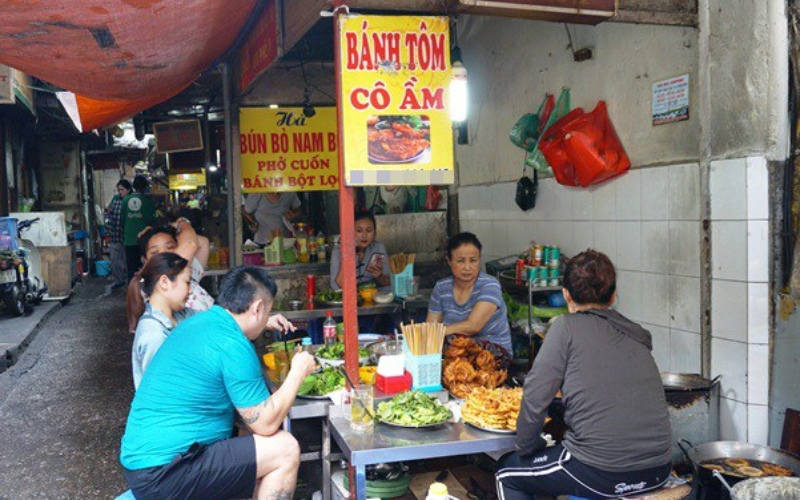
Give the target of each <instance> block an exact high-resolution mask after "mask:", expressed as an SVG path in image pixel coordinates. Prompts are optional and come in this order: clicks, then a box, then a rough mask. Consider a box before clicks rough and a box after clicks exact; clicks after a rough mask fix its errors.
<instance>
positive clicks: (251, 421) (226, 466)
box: [120, 267, 314, 499]
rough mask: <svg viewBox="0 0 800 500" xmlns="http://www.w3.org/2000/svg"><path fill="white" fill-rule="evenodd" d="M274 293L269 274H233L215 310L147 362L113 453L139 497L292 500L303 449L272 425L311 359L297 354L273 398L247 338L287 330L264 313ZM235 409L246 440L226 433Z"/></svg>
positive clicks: (249, 270)
mask: <svg viewBox="0 0 800 500" xmlns="http://www.w3.org/2000/svg"><path fill="white" fill-rule="evenodd" d="M276 293H277V287H276V286H275V282H274V281H273V280H272V279H271V278H270V277H269V274H268V273H267V271H266V270H264V269H261V268H257V267H239V268H236V269H233V270H232V271H230V272H229V273H228V274H227V275H226V276H225V277H224V278H223V280H222V282H221V283H220V294H219V296H218V297H217V304H218V305H216V306H214V307H212V308H211V309H210V310H208V311H206V312H203V313H199V314H197V315H195V316H192V317H191V318H189V319H187V320H185V321H183V322H181V323H180V324H179V325H178V326H177V327H175V329H174V330H173V331H172V334H170V336H169V337H167V339H166V340H165V341H164V344H163V345H162V346H161V348H160V349H159V350H158V352H157V353H156V355H155V356H154V357H153V360H152V361H151V362H150V365H149V367H148V368H147V371H146V372H145V374H144V376H143V377H142V381H141V383H140V384H139V388H138V389H137V391H136V395H135V396H134V399H133V402H132V403H131V410H130V413H129V414H128V423H127V426H126V428H125V435H124V436H123V437H122V450H121V453H120V462H121V463H122V465H123V467H124V469H123V474H124V475H125V479H127V481H128V484H129V486H130V488H131V490H132V491H133V494H134V495H135V496H136V498H148V499H161V498H164V499H167V498H175V499H189V498H193V499H194V498H198V499H199V498H209V499H211V498H214V499H225V498H250V497H252V496H253V492H254V491H255V492H256V495H257V497H258V498H291V497H292V493H293V491H294V488H295V483H296V481H297V469H298V467H299V464H300V451H299V447H298V445H297V441H295V439H294V438H293V437H292V435H291V434H289V433H288V432H286V431H281V430H279V428H280V425H281V423H282V422H283V419H284V418H286V415H288V413H289V410H290V409H291V407H292V404H293V403H294V399H295V396H296V395H297V389H298V388H299V387H300V384H301V383H302V382H303V380H304V379H305V377H306V376H308V375H309V374H310V373H311V372H312V371H313V370H314V358H313V357H312V356H311V355H310V354H308V353H299V354H297V355H295V356H294V358H293V359H292V367H291V369H290V371H289V374H288V376H287V378H286V381H285V382H284V383H283V385H282V386H281V388H280V389H279V390H278V391H276V392H275V394H272V395H271V396H270V394H269V392H268V390H267V387H266V384H265V382H264V378H263V375H262V372H261V367H260V364H259V360H258V357H257V355H256V351H255V348H254V347H253V344H252V343H251V342H250V341H251V340H254V339H256V338H257V337H258V336H259V335H260V334H261V333H262V332H263V331H264V329H265V328H270V329H279V330H284V329H293V328H294V327H293V326H292V325H291V323H289V322H288V321H286V319H285V318H284V317H283V316H280V315H276V316H272V317H270V315H269V313H270V310H271V309H272V302H273V298H274V297H275V294H276ZM235 412H238V413H239V415H240V416H241V419H242V421H243V422H244V423H245V425H247V426H248V427H249V429H250V430H251V431H252V432H253V435H249V436H241V437H234V438H231V437H230V436H231V430H232V429H233V420H234V413H235Z"/></svg>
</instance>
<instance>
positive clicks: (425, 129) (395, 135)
mask: <svg viewBox="0 0 800 500" xmlns="http://www.w3.org/2000/svg"><path fill="white" fill-rule="evenodd" d="M430 139H431V126H430V120H429V119H428V117H427V116H426V115H422V116H420V115H380V116H378V115H372V116H370V117H369V118H368V119H367V140H368V141H369V154H368V156H369V162H370V163H372V164H386V163H429V162H430V159H431V141H430Z"/></svg>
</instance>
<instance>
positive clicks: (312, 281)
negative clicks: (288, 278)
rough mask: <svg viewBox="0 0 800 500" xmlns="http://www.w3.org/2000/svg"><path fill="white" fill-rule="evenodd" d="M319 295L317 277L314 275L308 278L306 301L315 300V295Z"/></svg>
mask: <svg viewBox="0 0 800 500" xmlns="http://www.w3.org/2000/svg"><path fill="white" fill-rule="evenodd" d="M316 294H317V277H316V276H314V275H313V274H309V275H308V276H306V299H307V300H308V301H312V300H314V295H316Z"/></svg>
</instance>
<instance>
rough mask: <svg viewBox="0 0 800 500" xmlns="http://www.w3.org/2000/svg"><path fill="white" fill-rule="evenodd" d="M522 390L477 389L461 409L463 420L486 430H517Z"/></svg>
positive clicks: (519, 388)
mask: <svg viewBox="0 0 800 500" xmlns="http://www.w3.org/2000/svg"><path fill="white" fill-rule="evenodd" d="M521 404H522V388H521V387H517V388H515V389H510V388H507V387H498V388H496V389H486V388H485V387H475V388H474V389H472V392H470V393H469V395H468V396H467V401H466V403H465V404H464V406H462V407H461V418H463V419H464V421H465V422H469V423H471V424H473V425H476V426H478V427H482V428H484V429H508V430H512V431H515V430H517V417H519V408H520V405H521Z"/></svg>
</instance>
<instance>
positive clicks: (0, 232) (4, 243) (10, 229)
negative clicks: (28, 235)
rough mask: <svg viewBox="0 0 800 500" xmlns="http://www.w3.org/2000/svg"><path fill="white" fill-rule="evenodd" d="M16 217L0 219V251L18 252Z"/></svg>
mask: <svg viewBox="0 0 800 500" xmlns="http://www.w3.org/2000/svg"><path fill="white" fill-rule="evenodd" d="M17 222H19V219H17V218H16V217H0V250H13V251H15V252H16V251H17V250H19V243H18V240H17Z"/></svg>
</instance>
